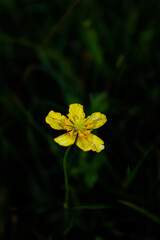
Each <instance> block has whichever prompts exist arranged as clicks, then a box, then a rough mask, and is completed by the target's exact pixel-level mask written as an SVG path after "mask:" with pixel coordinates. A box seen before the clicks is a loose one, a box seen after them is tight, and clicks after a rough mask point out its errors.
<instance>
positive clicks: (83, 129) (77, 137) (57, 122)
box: [45, 103, 107, 152]
mask: <svg viewBox="0 0 160 240" xmlns="http://www.w3.org/2000/svg"><path fill="white" fill-rule="evenodd" d="M67 117H68V118H67ZM67 117H66V116H64V115H61V113H58V112H54V111H50V112H49V114H48V115H47V117H46V119H45V121H46V123H48V124H49V125H50V126H51V127H52V128H53V129H57V130H67V133H64V134H62V135H60V136H59V137H56V138H54V141H55V142H56V143H58V144H59V145H61V146H64V147H68V146H70V145H72V144H74V143H75V144H76V145H77V146H78V147H79V148H80V149H82V150H83V151H89V150H92V151H96V152H100V151H102V150H103V149H104V142H103V140H102V139H100V138H99V137H97V136H96V135H94V134H92V133H91V131H92V130H93V129H97V128H99V127H101V126H103V125H104V124H105V123H106V121H107V118H106V116H105V115H104V114H101V113H100V112H95V113H93V114H92V115H91V116H88V117H87V118H85V113H84V111H83V106H82V105H81V104H78V103H74V104H70V105H69V113H68V115H67Z"/></svg>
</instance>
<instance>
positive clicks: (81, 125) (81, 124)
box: [74, 119, 84, 130]
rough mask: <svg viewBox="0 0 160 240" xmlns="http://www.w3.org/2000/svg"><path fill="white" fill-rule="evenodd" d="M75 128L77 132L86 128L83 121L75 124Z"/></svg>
mask: <svg viewBox="0 0 160 240" xmlns="http://www.w3.org/2000/svg"><path fill="white" fill-rule="evenodd" d="M74 128H75V129H76V130H83V128H84V120H83V119H78V120H76V121H75V122H74Z"/></svg>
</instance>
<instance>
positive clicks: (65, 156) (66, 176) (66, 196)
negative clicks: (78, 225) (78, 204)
mask: <svg viewBox="0 0 160 240" xmlns="http://www.w3.org/2000/svg"><path fill="white" fill-rule="evenodd" d="M70 149H71V146H69V147H68V148H67V150H66V152H65V154H64V158H63V171H64V180H65V201H64V205H63V206H64V209H65V225H66V224H67V222H68V200H69V183H68V175H67V166H66V160H67V156H68V153H69V150H70Z"/></svg>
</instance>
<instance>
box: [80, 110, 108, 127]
mask: <svg viewBox="0 0 160 240" xmlns="http://www.w3.org/2000/svg"><path fill="white" fill-rule="evenodd" d="M106 122H107V117H106V115H104V114H102V113H100V112H95V113H93V114H92V115H91V116H88V117H87V119H86V121H85V125H86V128H87V124H88V126H90V125H91V124H92V129H96V128H99V127H101V126H103V125H104V124H105V123H106Z"/></svg>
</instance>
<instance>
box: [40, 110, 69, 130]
mask: <svg viewBox="0 0 160 240" xmlns="http://www.w3.org/2000/svg"><path fill="white" fill-rule="evenodd" d="M66 119H67V118H66V117H65V116H64V115H61V114H60V113H58V112H54V111H50V112H49V113H48V115H47V117H46V119H45V120H46V123H48V124H49V125H50V126H51V127H52V128H53V129H57V130H61V129H64V126H65V120H66Z"/></svg>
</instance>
